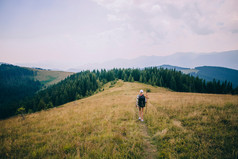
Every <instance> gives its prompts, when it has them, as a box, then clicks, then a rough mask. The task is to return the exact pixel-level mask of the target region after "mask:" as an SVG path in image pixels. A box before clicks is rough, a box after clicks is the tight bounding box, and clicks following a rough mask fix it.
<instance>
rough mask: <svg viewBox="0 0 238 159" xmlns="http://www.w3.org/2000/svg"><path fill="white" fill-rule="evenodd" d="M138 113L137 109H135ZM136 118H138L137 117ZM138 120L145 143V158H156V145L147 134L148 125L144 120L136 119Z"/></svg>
mask: <svg viewBox="0 0 238 159" xmlns="http://www.w3.org/2000/svg"><path fill="white" fill-rule="evenodd" d="M136 112H137V113H138V111H136ZM145 115H146V114H145V112H144V116H145ZM137 120H138V118H137ZM137 122H138V126H139V129H140V133H141V134H142V136H143V140H144V142H145V143H144V145H145V149H144V150H145V153H144V155H145V158H146V159H155V158H158V150H157V148H156V145H154V144H153V141H152V136H150V135H149V130H148V127H147V125H146V123H145V121H143V122H141V121H140V120H138V121H137Z"/></svg>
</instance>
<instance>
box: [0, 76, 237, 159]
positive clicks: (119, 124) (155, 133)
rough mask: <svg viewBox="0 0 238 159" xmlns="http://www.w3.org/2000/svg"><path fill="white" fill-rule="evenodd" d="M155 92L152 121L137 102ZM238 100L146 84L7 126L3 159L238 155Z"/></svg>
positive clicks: (110, 89)
mask: <svg viewBox="0 0 238 159" xmlns="http://www.w3.org/2000/svg"><path fill="white" fill-rule="evenodd" d="M140 89H144V90H146V89H150V90H151V92H150V93H148V95H149V97H150V99H149V102H148V105H147V110H146V113H145V121H144V122H143V123H142V122H140V121H138V120H137V119H138V115H137V114H138V110H137V109H136V107H135V98H136V95H137V94H138V92H139V90H140ZM237 141H238V96H232V95H214V94H198V93H177V92H172V91H170V90H167V89H164V88H161V87H153V86H150V85H145V84H141V83H136V82H134V83H128V82H122V81H118V82H117V83H116V84H115V85H111V84H110V83H108V84H107V85H105V87H104V91H103V92H100V93H98V94H95V95H93V96H91V97H88V98H84V99H81V100H77V101H73V102H70V103H67V104H64V105H62V106H60V107H57V108H53V109H49V110H46V111H40V112H37V113H34V114H28V115H26V119H25V120H23V119H22V118H21V117H20V116H15V117H12V118H10V119H7V120H1V121H0V144H1V147H0V156H1V158H158V157H160V158H163V157H164V158H199V157H200V158H237V157H238V143H237Z"/></svg>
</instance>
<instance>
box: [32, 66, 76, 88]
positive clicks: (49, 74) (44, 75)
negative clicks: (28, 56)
mask: <svg viewBox="0 0 238 159" xmlns="http://www.w3.org/2000/svg"><path fill="white" fill-rule="evenodd" d="M30 69H31V70H33V71H34V72H36V76H35V80H38V81H40V82H41V84H43V85H44V86H45V87H48V86H50V85H53V84H56V83H58V82H60V81H62V80H64V79H65V78H66V77H68V76H70V75H72V74H74V73H72V72H64V71H51V70H42V69H34V68H30Z"/></svg>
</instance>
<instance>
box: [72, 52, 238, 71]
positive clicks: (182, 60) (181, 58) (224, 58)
mask: <svg viewBox="0 0 238 159" xmlns="http://www.w3.org/2000/svg"><path fill="white" fill-rule="evenodd" d="M237 61H238V50H233V51H224V52H213V53H176V54H173V55H169V56H141V57H138V58H134V59H115V60H112V61H107V62H103V63H96V64H88V65H83V66H79V67H76V68H72V69H69V70H67V71H70V72H79V71H82V70H87V69H89V70H93V69H101V68H105V69H112V68H133V67H134V68H143V67H149V66H160V65H164V64H167V65H174V66H181V67H186V68H194V67H197V66H219V67H227V68H232V69H236V70H238V62H237Z"/></svg>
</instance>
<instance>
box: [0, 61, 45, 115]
mask: <svg viewBox="0 0 238 159" xmlns="http://www.w3.org/2000/svg"><path fill="white" fill-rule="evenodd" d="M34 76H35V72H34V71H32V70H30V69H26V68H22V67H18V66H13V65H8V64H1V65H0V118H6V117H8V116H12V115H15V112H16V110H17V108H18V107H19V105H18V104H19V100H21V99H24V98H25V97H30V96H33V95H34V94H35V92H37V91H38V90H39V89H40V88H41V84H40V82H39V81H35V80H34Z"/></svg>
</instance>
